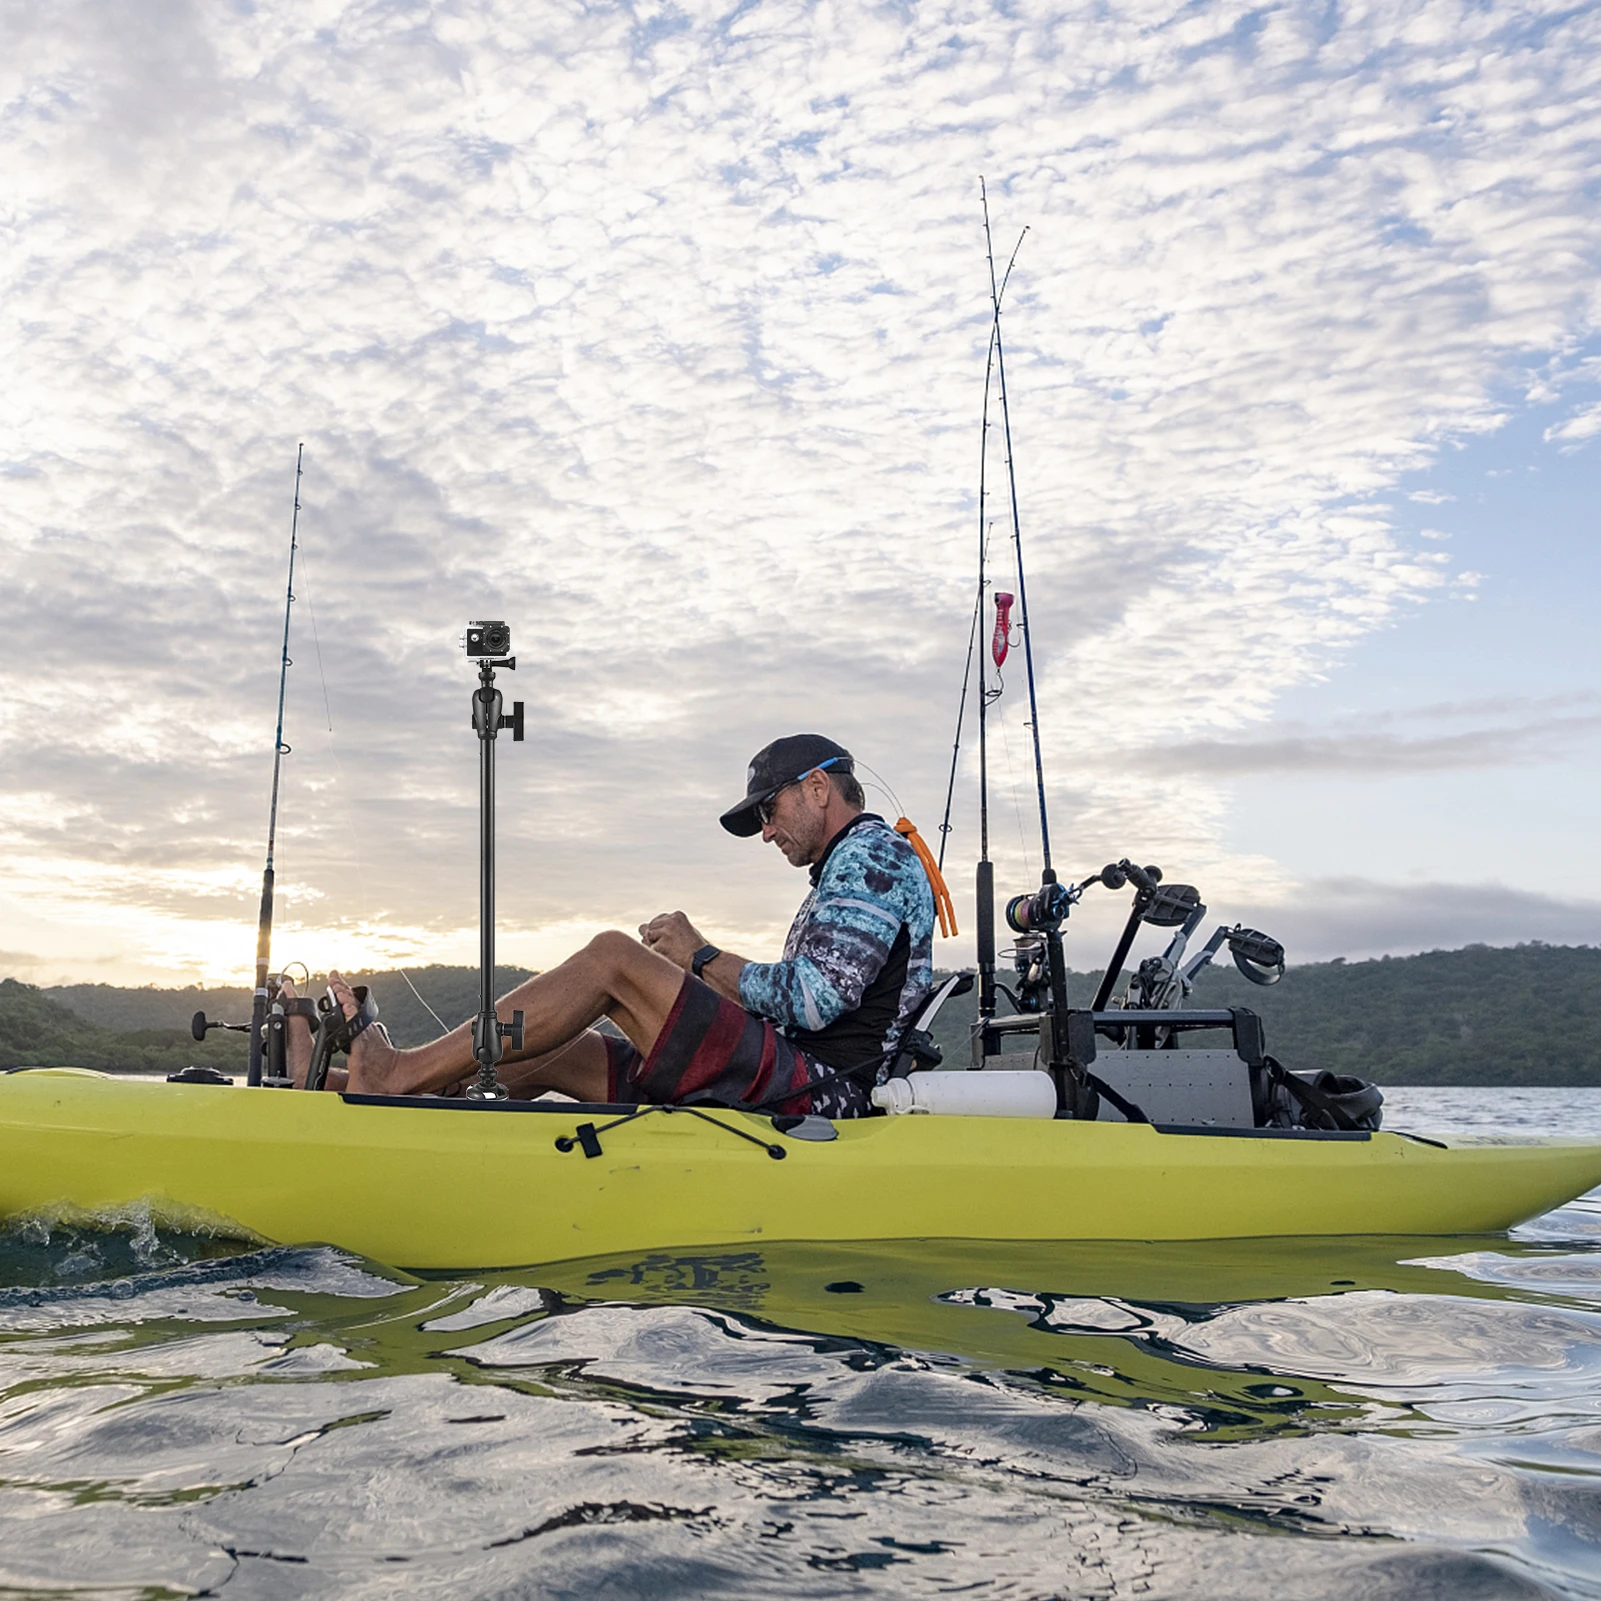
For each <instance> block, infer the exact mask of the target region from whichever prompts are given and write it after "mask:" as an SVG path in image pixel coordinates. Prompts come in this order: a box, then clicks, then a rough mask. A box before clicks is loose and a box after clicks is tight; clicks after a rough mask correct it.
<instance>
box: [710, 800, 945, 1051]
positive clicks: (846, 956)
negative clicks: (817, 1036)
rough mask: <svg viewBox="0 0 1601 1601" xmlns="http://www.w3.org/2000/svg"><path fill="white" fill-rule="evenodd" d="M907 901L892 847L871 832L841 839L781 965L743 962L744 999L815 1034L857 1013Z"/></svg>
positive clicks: (741, 983) (778, 1019)
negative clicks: (794, 943) (839, 1018)
mask: <svg viewBox="0 0 1601 1601" xmlns="http://www.w3.org/2000/svg"><path fill="white" fill-rule="evenodd" d="M895 843H896V844H898V843H899V841H898V839H897V840H896V842H895ZM907 854H908V855H910V852H908V853H907ZM921 871H922V870H921V868H919V869H918V872H919V874H921ZM906 898H907V888H906V874H905V871H904V867H903V865H902V863H901V862H900V861H899V860H898V859H897V854H896V853H895V851H894V849H893V846H890V845H889V843H888V842H887V841H884V840H882V839H880V840H874V839H872V837H871V835H869V834H868V833H867V831H866V830H863V831H862V832H861V833H860V834H857V835H854V836H852V837H851V838H849V839H846V840H843V841H842V842H841V843H840V845H839V846H838V848H837V849H836V850H835V851H834V853H833V854H832V855H831V856H830V857H829V859H828V864H827V867H826V868H825V870H824V873H823V878H822V881H821V882H820V883H819V884H818V886H817V891H816V897H815V899H814V901H813V903H812V905H811V907H810V909H809V914H808V916H807V918H806V922H805V926H804V927H803V928H802V929H801V931H800V938H799V941H798V943H797V944H796V946H795V948H794V949H793V950H792V951H790V952H789V953H787V954H786V956H785V958H784V960H783V961H781V962H748V963H747V964H746V965H745V967H744V969H743V971H742V972H741V973H740V975H739V999H740V1004H741V1005H743V1006H744V1007H745V1008H746V1010H747V1011H751V1012H756V1013H758V1014H760V1015H761V1016H763V1017H770V1018H772V1019H773V1021H774V1022H776V1023H779V1024H781V1025H784V1026H786V1027H794V1028H802V1029H810V1030H813V1031H815V1030H817V1029H822V1028H826V1027H827V1026H828V1025H829V1024H830V1023H832V1022H833V1021H834V1020H835V1019H836V1018H838V1017H842V1016H844V1014H845V1013H847V1012H850V1011H853V1010H855V1008H856V1007H858V1006H860V1005H861V1002H862V995H863V993H864V992H865V991H866V989H867V986H868V985H869V984H870V983H872V981H873V980H874V978H876V977H877V976H878V973H879V970H880V969H881V968H882V967H883V965H884V963H885V961H886V960H887V959H888V957H889V953H890V948H891V946H893V945H894V943H895V936H896V935H897V934H898V933H899V932H900V929H901V925H902V923H903V922H905V921H906V920H907V917H906V913H907V908H905V907H903V906H902V905H901V904H900V903H901V902H902V901H903V900H905V899H906Z"/></svg>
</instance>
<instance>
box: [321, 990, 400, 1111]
mask: <svg viewBox="0 0 1601 1601" xmlns="http://www.w3.org/2000/svg"><path fill="white" fill-rule="evenodd" d="M350 993H351V994H352V995H354V996H355V997H356V1015H355V1016H354V1017H346V1016H345V1012H344V1008H343V1007H342V1006H340V1004H339V1003H338V1001H336V1000H335V999H334V998H333V993H332V991H330V992H329V993H328V994H327V995H324V996H322V997H321V998H320V999H319V1000H318V1002H317V1010H318V1011H319V1012H321V1013H322V1020H321V1021H320V1022H319V1023H318V1025H317V1037H316V1040H315V1042H314V1044H313V1045H312V1050H311V1066H310V1068H309V1069H308V1070H307V1072H306V1088H307V1089H308V1090H320V1089H321V1088H322V1087H323V1086H324V1085H325V1084H326V1083H327V1082H328V1069H329V1068H330V1067H331V1066H332V1065H333V1059H334V1053H335V1052H336V1051H343V1052H344V1053H345V1055H346V1056H348V1055H349V1054H350V1047H351V1044H352V1043H353V1042H354V1041H355V1040H356V1038H357V1037H358V1036H359V1035H362V1034H365V1033H366V1032H367V1030H368V1029H369V1028H376V1029H377V1030H378V1033H379V1035H380V1037H381V1038H382V1039H383V1040H384V1041H385V1042H387V1043H393V1042H392V1041H390V1040H389V1030H388V1029H386V1028H385V1027H384V1025H383V1024H382V1023H380V1022H379V1021H378V1002H377V1001H376V1000H374V998H373V996H372V992H371V991H370V990H369V989H368V988H367V986H366V985H365V984H357V985H356V986H355V987H354V988H353V989H352V990H351V992H350Z"/></svg>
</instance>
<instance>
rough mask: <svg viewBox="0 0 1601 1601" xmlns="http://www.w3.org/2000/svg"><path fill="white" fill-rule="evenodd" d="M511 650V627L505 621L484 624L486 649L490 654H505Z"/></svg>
mask: <svg viewBox="0 0 1601 1601" xmlns="http://www.w3.org/2000/svg"><path fill="white" fill-rule="evenodd" d="M510 650H511V629H510V628H509V627H507V625H506V624H505V623H485V624H484V651H485V653H486V654H488V655H490V656H505V655H507V654H508V653H509V652H510Z"/></svg>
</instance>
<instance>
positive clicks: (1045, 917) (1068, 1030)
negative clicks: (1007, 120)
mask: <svg viewBox="0 0 1601 1601" xmlns="http://www.w3.org/2000/svg"><path fill="white" fill-rule="evenodd" d="M979 198H980V201H981V204H982V207H983V214H984V257H985V262H986V264H987V265H988V267H989V282H990V349H991V353H992V357H993V369H994V378H995V382H996V388H997V390H998V393H999V396H1000V403H1001V427H1002V431H1003V437H1004V439H1005V443H1006V481H1007V493H1008V500H1009V509H1010V511H1011V522H1012V551H1013V556H1014V560H1015V564H1016V570H1017V595H1016V604H1017V608H1018V611H1017V627H1018V630H1019V632H1020V633H1021V634H1022V640H1023V661H1024V668H1025V676H1026V677H1027V680H1028V710H1029V731H1030V734H1031V736H1032V739H1033V750H1034V787H1035V794H1036V798H1037V800H1038V804H1039V820H1040V859H1041V868H1040V887H1039V889H1038V890H1037V891H1035V892H1034V894H1032V895H1015V896H1013V897H1012V898H1011V899H1010V900H1009V901H1008V902H1007V905H1006V921H1007V925H1008V926H1009V927H1010V928H1011V929H1012V930H1013V931H1014V932H1015V933H1016V934H1017V936H1018V949H1017V957H1018V967H1019V978H1020V983H1019V989H1020V992H1021V993H1020V995H1019V996H1018V997H1015V998H1014V999H1016V1000H1018V1001H1019V1002H1020V1004H1021V1005H1022V1006H1023V1008H1024V1009H1025V1010H1032V1011H1035V1012H1038V1011H1041V1010H1043V1011H1045V1012H1046V1013H1047V1019H1048V1024H1049V1030H1048V1036H1047V1037H1048V1040H1049V1062H1048V1065H1049V1067H1050V1070H1051V1076H1052V1078H1053V1079H1055V1081H1056V1084H1057V1098H1058V1103H1059V1106H1060V1108H1061V1110H1062V1112H1063V1113H1064V1114H1065V1115H1067V1116H1076V1115H1080V1114H1081V1113H1083V1112H1085V1111H1086V1110H1088V1106H1089V1101H1090V1099H1091V1098H1092V1096H1093V1091H1091V1090H1089V1089H1088V1087H1087V1085H1086V1083H1085V1080H1084V1074H1083V1071H1082V1066H1081V1063H1082V1061H1083V1059H1084V1058H1085V1057H1086V1052H1085V1050H1084V1048H1083V1045H1084V1042H1082V1041H1077V1040H1075V1039H1074V1038H1073V1037H1072V1036H1073V1033H1074V1027H1073V1019H1072V1017H1071V1016H1070V1014H1069V1010H1068V1004H1067V968H1066V964H1065V962H1064V959H1063V952H1062V924H1063V922H1064V921H1065V920H1066V917H1067V914H1068V912H1069V910H1070V909H1071V907H1072V903H1073V900H1074V899H1075V898H1076V894H1075V890H1076V886H1075V888H1074V889H1070V888H1069V887H1068V886H1066V885H1063V884H1061V883H1060V882H1058V880H1057V877H1056V871H1055V868H1054V867H1053V865H1052V862H1051V827H1050V817H1049V814H1048V812H1047V808H1046V800H1045V761H1044V756H1043V753H1042V750H1041V741H1040V716H1039V696H1038V691H1037V689H1036V686H1035V675H1034V642H1033V631H1032V629H1031V628H1030V626H1029V615H1028V581H1027V577H1026V573H1025V568H1024V563H1023V526H1022V517H1021V514H1020V512H1019V510H1018V499H1017V463H1016V456H1015V452H1014V449H1013V444H1012V412H1011V397H1010V395H1009V393H1008V390H1007V384H1006V344H1005V339H1004V338H1003V336H1002V332H1001V307H1002V301H1003V297H1004V295H1005V291H1006V286H1007V284H1008V283H1009V282H1010V280H1011V276H1012V269H1013V267H1014V266H1015V264H1016V262H1017V253H1018V251H1019V250H1020V249H1021V248H1022V245H1023V239H1024V238H1025V237H1026V236H1027V233H1028V230H1027V229H1026V228H1025V229H1024V230H1023V232H1022V233H1021V234H1019V235H1018V240H1017V244H1016V245H1015V246H1014V247H1013V249H1012V254H1011V258H1010V260H1009V261H1008V262H1007V265H1006V271H1005V273H1004V274H997V272H996V269H995V242H994V235H993V232H992V230H991V227H990V213H989V192H988V189H987V187H986V186H985V184H984V180H983V179H982V178H980V179H979ZM990 377H991V373H990V369H989V367H988V366H987V367H986V370H985V377H984V382H985V392H984V445H985V455H986V457H987V450H988V443H989V386H990ZM984 474H985V467H984V465H983V464H982V462H981V466H980V491H979V497H980V512H979V515H980V523H979V601H978V604H979V606H980V607H982V605H983V594H984V586H985V558H986V545H987V532H988V531H987V529H986V528H985V526H984V515H983V514H984V498H985V495H986V492H987V483H986V481H985V478H984ZM1012 600H1013V597H1011V596H1009V595H1002V594H999V593H998V594H997V595H996V597H995V602H996V626H995V638H994V641H993V646H992V655H993V659H994V661H995V666H996V671H997V674H998V673H999V669H1000V667H1001V664H1002V663H1003V662H1004V661H1005V658H1006V652H1007V649H1008V648H1009V647H1008V634H1009V629H1010V615H1009V612H1010V606H1011V604H1012ZM997 693H999V691H997ZM988 699H989V696H988V694H987V686H986V683H985V670H984V660H983V654H982V652H980V655H979V707H978V711H979V827H980V852H979V862H978V869H977V875H976V877H977V884H976V888H977V892H978V905H977V929H978V968H979V1024H978V1031H977V1034H976V1036H975V1049H976V1051H977V1053H978V1055H977V1058H976V1060H977V1061H978V1062H979V1063H980V1064H981V1062H982V1058H983V1057H985V1056H989V1055H993V1054H995V1053H996V1052H997V1051H998V1050H999V1048H1000V1035H1001V1032H1002V1030H1000V1029H999V1028H997V1027H995V1026H994V1020H995V992H996V988H997V984H996V980H995V898H994V897H995V869H994V865H993V863H992V862H991V861H990V857H989V762H988V748H987V730H986V707H987V702H988ZM1008 995H1009V996H1010V991H1008ZM1013 1021H1017V1022H1021V1021H1023V1020H1021V1019H1016V1020H1013ZM1025 1026H1026V1025H1025ZM1013 1031H1014V1032H1015V1030H1013ZM1045 1043H1046V1041H1045V1040H1044V1039H1042V1041H1041V1046H1042V1050H1043V1048H1044V1046H1045ZM1088 1043H1089V1050H1088V1053H1087V1055H1088V1057H1089V1058H1091V1059H1092V1058H1093V1055H1094V1046H1093V1037H1092V1038H1091V1040H1090V1041H1089V1042H1088ZM1091 1115H1093V1113H1091Z"/></svg>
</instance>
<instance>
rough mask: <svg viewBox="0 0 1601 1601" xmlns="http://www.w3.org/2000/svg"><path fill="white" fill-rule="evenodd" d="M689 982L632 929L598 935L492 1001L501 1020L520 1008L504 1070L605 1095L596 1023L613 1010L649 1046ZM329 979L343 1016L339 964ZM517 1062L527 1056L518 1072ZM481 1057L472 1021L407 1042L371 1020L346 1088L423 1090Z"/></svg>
mask: <svg viewBox="0 0 1601 1601" xmlns="http://www.w3.org/2000/svg"><path fill="white" fill-rule="evenodd" d="M683 983H684V971H683V969H682V968H681V967H678V966H677V965H676V964H674V963H672V962H670V961H668V960H667V958H666V957H665V956H659V955H658V954H657V953H656V952H655V951H651V950H647V949H646V948H645V947H644V946H643V945H641V944H639V943H638V941H636V940H634V939H632V938H631V937H630V936H629V935H627V934H622V933H618V932H615V931H611V932H607V933H604V934H597V935H596V936H595V938H594V939H592V940H591V941H590V942H589V944H588V945H586V946H585V947H584V948H583V949H582V950H581V951H578V952H576V953H575V954H574V955H572V956H569V957H568V958H567V960H566V961H565V962H563V963H562V964H561V965H560V966H559V967H555V968H552V969H551V971H550V972H548V973H540V974H538V975H537V976H536V977H534V978H531V979H528V980H526V981H525V982H523V983H522V984H519V985H518V986H517V988H516V989H514V990H513V991H512V992H511V993H510V994H509V995H506V996H504V997H503V998H502V999H501V1000H499V1001H497V1002H496V1003H495V1010H496V1013H497V1015H498V1016H499V1017H500V1018H501V1020H502V1021H503V1022H510V1021H511V1014H512V1012H513V1011H518V1010H520V1011H521V1012H522V1013H523V1049H522V1050H521V1051H520V1052H517V1053H511V1052H508V1053H507V1056H506V1058H505V1059H504V1061H505V1071H506V1073H507V1075H508V1077H509V1078H511V1079H513V1080H514V1081H515V1082H516V1083H517V1085H518V1087H519V1090H520V1092H521V1093H523V1094H528V1093H535V1094H537V1093H539V1091H540V1090H547V1089H555V1090H561V1091H563V1092H564V1093H565V1094H568V1095H577V1096H578V1097H579V1098H580V1099H583V1100H604V1099H605V1097H606V1047H605V1044H604V1042H603V1040H602V1037H601V1036H600V1035H598V1034H594V1033H592V1032H591V1031H590V1024H592V1023H594V1022H597V1021H598V1020H599V1019H600V1018H601V1017H609V1018H611V1020H612V1021H613V1022H614V1023H616V1024H617V1026H618V1027H619V1028H620V1029H621V1030H622V1031H623V1033H624V1034H625V1035H627V1037H628V1038H629V1039H630V1040H631V1041H632V1042H633V1044H634V1045H635V1047H636V1048H637V1049H638V1050H640V1051H641V1052H643V1053H645V1054H646V1055H648V1054H649V1052H650V1050H651V1047H652V1046H654V1045H655V1043H656V1038H657V1036H658V1035H659V1034H660V1033H661V1031H662V1027H663V1025H664V1024H665V1023H666V1021H667V1016H668V1013H669V1012H671V1011H672V1009H673V1003H674V1002H675V1001H676V1000H677V999H678V992H679V990H680V989H681V988H682V987H683ZM328 984H329V988H331V989H332V990H333V992H334V994H335V996H336V997H337V998H338V1000H339V1002H340V1005H341V1006H342V1007H343V1008H344V1011H345V1015H346V1016H347V1017H349V1016H354V1015H355V1012H356V1000H355V996H354V995H353V994H352V993H351V990H350V987H349V985H347V984H346V983H345V981H344V980H343V979H342V978H341V977H340V976H339V974H337V973H330V974H329V975H328ZM563 1047H570V1049H563ZM521 1064H527V1065H526V1067H525V1068H524V1069H523V1070H522V1071H517V1072H513V1069H514V1068H516V1067H518V1066H519V1065H521ZM476 1066H477V1063H476V1061H475V1059H474V1057H473V1053H472V1028H471V1025H469V1024H466V1023H463V1024H462V1025H461V1027H460V1028H456V1029H452V1030H451V1032H450V1033H449V1034H446V1035H445V1036H444V1037H443V1038H442V1039H437V1040H432V1041H430V1042H429V1043H428V1044H427V1045H420V1046H417V1047H416V1048H415V1049H413V1050H407V1051H402V1050H398V1049H396V1047H395V1046H393V1045H391V1044H389V1043H388V1042H387V1041H385V1040H383V1039H381V1038H380V1037H379V1036H378V1035H377V1034H376V1033H375V1032H374V1031H373V1030H371V1029H369V1030H367V1031H366V1032H365V1033H362V1034H358V1035H357V1036H356V1038H355V1039H354V1040H353V1041H351V1046H350V1081H349V1087H350V1089H351V1090H352V1091H355V1092H357V1093H360V1094H367V1095H423V1094H427V1093H429V1092H430V1091H437V1090H442V1089H444V1088H446V1087H447V1086H448V1085H451V1084H454V1083H456V1082H457V1080H459V1079H461V1078H463V1077H465V1076H466V1075H468V1074H469V1073H471V1072H472V1071H473V1070H474V1069H475V1068H476Z"/></svg>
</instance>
